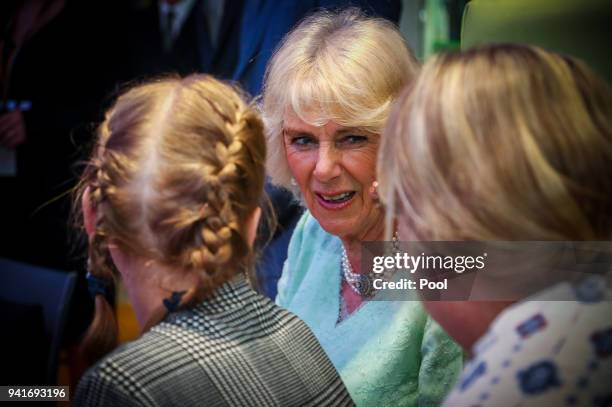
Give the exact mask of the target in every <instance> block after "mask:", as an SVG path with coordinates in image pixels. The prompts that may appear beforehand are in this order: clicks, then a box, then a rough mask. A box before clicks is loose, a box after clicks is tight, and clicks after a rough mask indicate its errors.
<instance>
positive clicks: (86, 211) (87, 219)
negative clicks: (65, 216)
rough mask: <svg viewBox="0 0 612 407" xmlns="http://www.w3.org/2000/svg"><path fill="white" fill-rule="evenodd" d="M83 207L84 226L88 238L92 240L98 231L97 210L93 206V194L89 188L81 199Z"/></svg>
mask: <svg viewBox="0 0 612 407" xmlns="http://www.w3.org/2000/svg"><path fill="white" fill-rule="evenodd" d="M81 207H82V208H83V225H84V226H85V233H87V237H88V238H91V237H92V236H93V234H94V232H95V231H96V210H95V209H94V208H93V206H92V204H91V193H90V189H89V187H87V188H85V192H83V196H82V197H81Z"/></svg>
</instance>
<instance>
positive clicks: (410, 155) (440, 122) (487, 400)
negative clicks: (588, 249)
mask: <svg viewBox="0 0 612 407" xmlns="http://www.w3.org/2000/svg"><path fill="white" fill-rule="evenodd" d="M384 135H385V136H384V137H383V142H382V146H381V150H380V154H379V158H378V180H379V182H380V188H379V193H380V197H381V198H382V200H383V202H384V203H385V204H386V206H387V209H388V212H387V216H388V224H389V225H393V224H394V222H395V221H396V220H397V225H398V230H399V233H400V235H401V236H402V239H405V240H416V241H461V240H467V241H517V240H518V241H521V240H523V241H534V240H537V241H608V242H609V241H610V240H612V239H611V238H612V178H611V177H610V174H612V93H611V91H610V88H609V87H608V86H607V84H606V83H605V82H604V81H603V80H601V79H600V78H599V77H597V75H595V74H594V73H593V72H592V71H591V70H590V69H589V68H588V67H587V66H586V65H584V64H583V63H582V62H580V61H578V60H575V59H572V58H570V57H565V56H561V55H558V54H554V53H552V52H548V51H545V50H542V49H539V48H536V47H528V46H519V45H494V46H487V47H483V48H480V49H474V50H469V51H465V52H460V53H450V54H442V55H438V56H435V57H433V58H432V59H431V60H429V61H428V62H427V63H426V64H425V66H424V67H423V69H422V71H421V72H420V74H419V76H418V78H417V80H416V81H415V82H414V83H413V84H412V85H411V86H409V87H408V89H407V90H406V91H404V93H403V94H402V96H401V97H400V98H399V100H398V102H397V106H396V107H395V109H394V112H393V113H392V115H391V118H390V120H389V123H388V125H387V128H386V130H385V133H384ZM481 272H485V273H489V274H492V273H496V272H499V270H492V269H491V268H487V269H486V270H484V271H481ZM608 273H609V272H608ZM606 277H607V280H606ZM513 278H516V279H518V278H522V279H523V282H524V284H525V285H529V284H531V282H532V280H534V279H536V280H537V276H533V275H532V276H530V275H524V276H522V275H521V270H515V276H514V277H513ZM560 298H568V299H569V300H567V301H555V299H560ZM610 300H612V291H611V290H610V278H609V274H608V275H607V276H606V275H603V276H601V275H599V276H598V275H592V276H590V277H588V278H585V279H583V280H581V281H579V282H576V283H570V282H559V283H558V284H555V285H553V286H551V287H546V288H544V289H543V290H542V291H540V292H539V293H538V294H536V295H535V296H533V297H529V298H528V299H527V300H526V301H522V302H518V303H515V304H514V305H511V306H510V305H509V303H508V302H501V301H499V302H498V301H478V302H470V301H449V302H446V301H426V302H425V307H426V308H427V310H428V312H429V313H430V314H431V315H432V316H433V317H434V318H435V319H436V320H437V321H438V322H439V323H440V324H441V325H442V327H443V328H445V329H446V330H447V332H448V333H449V334H450V335H451V336H452V337H453V338H454V339H455V340H456V341H457V342H458V343H459V344H461V345H462V346H463V347H464V348H465V350H466V351H468V352H472V355H473V359H472V360H471V362H470V363H469V365H468V366H466V369H465V371H464V374H463V376H462V378H461V379H460V382H459V384H458V385H457V387H456V388H455V389H454V390H453V392H452V393H451V395H450V396H449V398H448V399H447V400H446V402H445V404H444V405H447V406H472V405H491V406H515V405H546V406H553V405H554V406H559V405H610V403H611V402H612V392H611V389H610V382H611V380H612V357H611V356H612V346H611V344H612V319H611V317H610V316H611V315H612V303H611V302H610Z"/></svg>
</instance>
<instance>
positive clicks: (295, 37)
mask: <svg viewBox="0 0 612 407" xmlns="http://www.w3.org/2000/svg"><path fill="white" fill-rule="evenodd" d="M417 69H418V63H417V62H416V60H415V59H414V57H413V56H412V54H411V53H410V51H409V50H408V47H407V46H406V44H405V42H404V40H403V38H402V36H401V34H400V33H399V31H398V30H397V28H396V27H395V26H394V25H393V24H392V23H391V22H389V21H387V20H384V19H379V18H370V17H366V16H365V15H364V14H362V12H360V11H359V10H358V9H356V8H350V9H347V10H345V11H342V12H340V13H332V12H328V11H322V12H319V13H316V14H314V15H312V16H310V17H308V18H306V19H305V20H304V21H302V22H301V23H300V24H299V25H298V26H297V27H296V28H295V29H294V30H293V31H291V32H290V33H289V34H288V35H287V36H286V37H285V38H284V40H283V41H282V43H281V45H280V48H279V49H278V50H277V51H276V53H275V54H274V56H273V58H272V59H271V61H270V63H269V64H268V67H267V69H266V74H265V79H264V88H263V116H264V122H265V124H266V138H267V141H268V161H267V169H268V174H269V175H270V177H271V179H272V182H273V183H275V184H277V185H280V186H283V187H285V188H288V189H291V190H293V192H297V191H296V190H295V188H296V187H292V185H291V183H290V180H291V172H290V170H289V166H288V164H287V159H286V157H285V150H284V147H283V136H282V130H283V117H284V115H285V113H286V112H287V111H288V110H289V109H291V110H293V112H294V113H295V114H296V115H297V116H298V117H299V118H300V119H301V120H302V121H304V122H306V123H309V124H311V125H315V126H321V125H324V124H325V123H327V122H328V121H330V120H332V121H334V122H336V123H338V124H340V125H342V126H345V127H356V128H361V129H363V130H366V131H369V132H374V133H380V132H381V131H382V129H383V127H384V125H385V122H386V120H387V117H388V115H389V111H390V107H391V103H392V101H393V99H394V98H395V97H396V96H397V95H398V94H399V92H400V91H401V89H402V87H403V86H404V85H405V84H406V83H407V82H408V81H409V80H411V79H412V78H413V77H414V75H415V73H416V71H417ZM312 113H315V114H316V115H317V119H316V120H314V121H313V119H312V117H313V116H312Z"/></svg>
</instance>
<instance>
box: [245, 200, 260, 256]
mask: <svg viewBox="0 0 612 407" xmlns="http://www.w3.org/2000/svg"><path fill="white" fill-rule="evenodd" d="M260 218H261V208H260V207H257V208H255V209H254V210H253V213H251V215H250V216H249V218H248V219H247V221H246V227H247V230H246V233H247V235H246V237H247V243H248V244H249V246H250V247H253V242H254V241H255V236H257V226H258V225H259V219H260Z"/></svg>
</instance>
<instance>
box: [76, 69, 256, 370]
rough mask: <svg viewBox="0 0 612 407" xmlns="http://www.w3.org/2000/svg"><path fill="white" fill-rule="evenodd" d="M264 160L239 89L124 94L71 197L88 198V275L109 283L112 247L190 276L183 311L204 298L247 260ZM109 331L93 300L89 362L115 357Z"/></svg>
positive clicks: (202, 81)
mask: <svg viewBox="0 0 612 407" xmlns="http://www.w3.org/2000/svg"><path fill="white" fill-rule="evenodd" d="M265 155H266V151H265V140H264V135H263V124H262V122H261V120H260V118H259V116H258V114H257V113H256V112H255V110H254V109H252V108H251V107H249V106H248V105H247V104H246V103H245V101H244V100H243V98H242V97H241V96H240V95H239V93H238V92H237V90H236V89H234V88H233V87H231V86H229V85H226V84H224V83H221V82H219V81H217V80H215V79H213V78H212V77H210V76H206V75H192V76H189V77H186V78H184V79H179V78H170V79H163V80H158V81H154V82H151V83H148V84H144V85H140V86H137V87H135V88H133V89H131V90H129V91H127V92H126V93H124V94H123V95H121V96H120V97H119V98H118V99H117V101H116V102H115V104H114V106H113V107H112V108H111V109H110V110H109V111H108V112H107V114H106V118H105V120H104V122H103V123H102V124H100V126H99V128H98V137H97V144H96V146H95V148H94V151H93V154H92V156H91V159H90V161H89V162H88V163H87V166H86V168H85V171H84V173H83V176H82V178H81V182H80V184H79V186H78V188H77V193H76V197H75V203H76V204H77V209H78V205H79V203H80V201H81V197H82V195H83V194H84V192H85V191H86V190H89V197H90V200H91V204H92V207H93V208H95V212H96V221H95V232H94V234H93V237H92V238H90V241H89V272H90V273H92V274H93V275H95V276H97V277H100V278H103V279H106V280H107V281H112V280H113V266H112V262H111V261H110V258H109V251H108V245H109V244H111V243H112V244H114V245H117V246H118V247H119V248H121V249H122V250H123V251H124V252H126V253H129V254H133V255H138V256H141V257H143V258H146V259H151V260H155V261H157V262H159V263H160V264H163V265H167V266H170V268H171V269H175V270H180V271H187V272H193V273H196V275H197V276H198V283H197V285H196V286H195V287H192V288H191V289H190V290H189V291H188V292H187V295H185V296H184V297H183V303H185V302H189V301H195V300H200V299H203V298H205V297H207V296H209V295H210V294H211V293H212V292H213V291H214V290H215V289H216V288H217V287H219V286H220V285H222V284H223V283H225V282H226V281H228V280H229V279H230V278H231V277H232V276H233V275H234V274H236V273H237V272H238V271H239V270H241V267H242V266H244V265H245V264H247V263H248V261H249V258H250V256H251V249H250V248H249V244H248V242H247V236H246V233H247V231H246V230H245V224H246V221H247V219H248V217H249V216H250V215H251V214H252V213H253V211H254V209H255V208H256V207H257V205H258V202H259V199H260V197H261V193H262V190H263V183H264V165H265ZM177 278H181V276H180V275H177ZM113 326H114V319H113V313H112V310H111V308H110V306H109V305H108V303H107V302H106V300H105V299H104V297H103V296H101V295H98V296H97V297H96V315H95V317H94V321H93V322H92V325H91V326H90V330H89V332H88V334H87V335H86V339H85V341H84V346H85V347H86V348H87V346H86V344H87V343H89V344H90V345H91V346H90V347H89V349H90V350H93V355H92V356H91V359H93V360H95V359H96V358H97V357H100V356H101V355H103V354H104V353H106V352H107V351H108V350H109V348H112V347H113V345H114V342H115V341H116V338H114V337H113V332H110V331H111V330H112V327H113ZM105 331H106V332H105ZM96 347H97V349H96Z"/></svg>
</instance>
